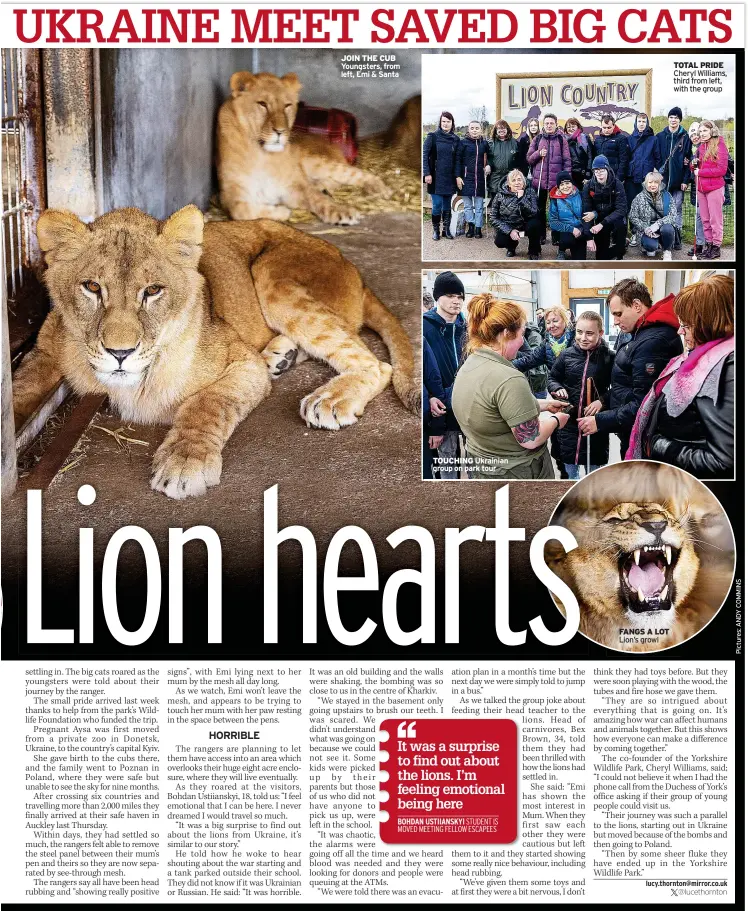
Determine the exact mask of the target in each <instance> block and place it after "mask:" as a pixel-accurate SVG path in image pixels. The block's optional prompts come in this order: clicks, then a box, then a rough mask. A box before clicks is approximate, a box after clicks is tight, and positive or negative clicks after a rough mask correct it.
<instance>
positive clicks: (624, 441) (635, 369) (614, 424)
mask: <svg viewBox="0 0 748 911" xmlns="http://www.w3.org/2000/svg"><path fill="white" fill-rule="evenodd" d="M674 300H675V295H673V294H670V295H668V297H666V298H664V300H661V301H658V302H657V303H656V304H654V305H653V304H652V297H651V295H650V293H649V290H648V288H647V286H646V285H644V284H642V282H640V281H637V279H635V278H624V279H622V280H621V281H619V282H617V283H616V284H615V285H614V286H613V288H612V289H611V291H610V294H609V295H608V300H607V304H608V307H609V308H610V313H611V316H612V317H613V322H614V323H615V325H616V326H618V328H619V330H620V331H621V332H630V333H631V341H629V342H627V343H626V344H625V345H622V346H621V347H620V348H619V349H618V350H617V352H616V359H615V361H614V363H613V372H612V375H611V381H610V389H609V390H608V393H607V395H606V396H605V400H604V402H603V410H602V411H599V412H598V413H597V414H596V415H593V416H591V417H583V418H580V420H579V428H580V430H581V431H582V433H583V434H584V435H585V436H586V435H587V434H590V433H597V432H598V431H603V432H605V433H616V434H617V435H618V438H619V439H620V441H621V455H622V456H624V455H625V454H626V450H627V449H628V448H629V437H630V436H631V430H632V428H633V426H634V421H635V419H636V412H637V411H638V410H639V406H640V405H641V403H642V402H643V401H644V397H645V396H646V394H647V393H648V392H649V390H650V388H651V387H652V384H653V383H654V382H655V380H656V379H657V377H658V376H659V375H660V373H662V371H663V369H664V368H665V365H666V364H667V363H668V362H669V361H670V360H672V358H674V357H677V356H678V355H680V354H682V353H683V344H682V342H681V340H680V336H679V335H678V328H679V326H680V323H679V322H678V317H677V316H676V315H675V311H674V310H673V301H674Z"/></svg>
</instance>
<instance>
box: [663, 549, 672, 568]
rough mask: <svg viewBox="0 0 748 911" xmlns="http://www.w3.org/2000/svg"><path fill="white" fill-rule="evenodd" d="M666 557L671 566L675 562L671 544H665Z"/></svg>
mask: <svg viewBox="0 0 748 911" xmlns="http://www.w3.org/2000/svg"><path fill="white" fill-rule="evenodd" d="M665 559H666V560H667V565H668V566H670V564H671V563H672V562H673V549H672V547H671V546H670V545H669V544H667V545H665Z"/></svg>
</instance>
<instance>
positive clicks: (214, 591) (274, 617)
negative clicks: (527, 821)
mask: <svg viewBox="0 0 748 911" xmlns="http://www.w3.org/2000/svg"><path fill="white" fill-rule="evenodd" d="M91 494H92V488H90V487H82V488H80V490H79V492H78V498H79V501H80V502H81V503H82V504H89V505H90V503H91V502H93V499H94V498H95V493H94V496H93V497H92V496H91ZM79 516H80V519H79V520H80V521H81V522H85V505H84V506H83V509H82V510H81V512H80V514H79ZM196 540H197V541H201V542H202V543H204V544H205V547H206V550H207V604H206V615H207V642H208V643H220V642H222V641H223V640H222V608H223V605H222V586H221V574H222V557H221V541H220V538H219V537H218V535H217V534H216V532H215V531H214V530H213V529H212V528H209V527H207V526H204V525H197V526H193V527H191V528H188V529H182V528H170V529H169V535H168V568H167V571H166V572H167V585H168V592H169V597H168V608H167V611H168V626H169V643H170V644H176V643H181V642H183V608H184V604H183V549H184V545H185V544H187V543H188V542H190V541H196ZM524 540H525V529H524V528H512V527H511V526H510V522H509V487H508V486H506V487H503V488H501V489H500V490H497V491H496V494H495V521H494V525H493V527H491V528H487V527H485V526H482V525H471V526H469V527H468V528H465V529H460V528H445V529H444V580H443V585H444V604H445V607H444V642H445V644H450V643H458V642H459V629H460V572H459V570H460V545H461V544H463V543H465V542H467V541H478V542H483V541H485V542H492V543H493V544H494V547H495V553H496V558H495V567H496V569H495V583H494V584H495V602H494V620H495V631H496V636H497V639H498V640H499V641H500V642H501V643H503V644H504V645H523V644H524V643H525V640H526V638H527V630H526V629H522V630H513V629H512V628H511V627H510V624H509V544H510V542H512V541H524ZM128 541H134V542H136V543H137V544H138V545H139V546H140V548H141V549H142V551H143V556H144V558H145V567H146V581H147V593H146V598H145V606H144V614H143V620H142V623H141V625H140V627H139V628H138V629H135V630H128V629H125V627H124V626H123V625H122V623H121V621H120V617H119V613H118V606H117V567H118V560H119V553H120V550H121V548H122V546H123V545H124V544H125V543H126V542H128ZM288 541H293V542H295V543H296V544H297V545H300V546H301V549H302V552H303V556H304V559H303V570H302V607H301V609H302V619H303V636H302V641H303V642H304V643H316V642H317V625H318V610H317V579H318V577H319V578H321V579H322V582H323V601H324V612H325V620H326V623H327V626H328V628H329V631H330V632H331V633H332V635H333V636H334V637H335V639H337V641H338V642H340V643H341V644H342V645H347V646H357V645H361V644H362V643H364V642H366V641H367V640H368V639H369V638H370V637H371V636H372V634H373V633H374V630H375V629H376V628H377V626H378V624H377V623H376V622H375V621H374V620H372V619H371V617H367V618H366V619H365V620H364V621H363V622H362V623H361V625H360V626H359V627H358V628H357V629H351V628H350V627H351V626H352V624H353V623H354V622H355V619H356V618H355V616H351V614H352V613H353V612H352V611H350V610H346V611H345V623H344V622H343V619H342V617H341V605H340V604H339V601H338V595H339V593H340V592H345V591H379V590H380V579H379V568H378V565H377V556H376V551H375V548H374V542H373V541H372V539H371V537H370V536H369V535H368V534H367V532H366V531H365V530H364V529H363V528H360V527H359V526H356V525H347V526H345V527H344V528H341V529H340V530H339V531H337V532H336V533H335V534H334V535H333V537H332V539H331V540H330V544H329V547H328V548H327V554H326V555H325V557H324V565H323V567H321V568H320V572H319V574H318V559H317V558H318V554H317V542H316V541H315V538H314V535H313V534H312V532H311V531H309V529H308V528H305V527H304V526H303V525H292V526H287V527H286V528H283V529H279V528H278V486H277V485H275V486H273V487H271V488H269V489H268V490H266V491H265V494H264V516H263V547H264V554H263V557H264V561H263V563H264V615H263V624H264V628H263V641H264V642H266V643H277V642H278V619H279V618H278V547H279V545H280V544H282V543H284V542H288ZM386 541H387V543H388V544H389V545H390V547H392V548H396V547H398V546H399V545H400V544H402V543H403V542H405V541H415V542H416V543H417V544H418V546H419V549H420V566H419V567H418V568H412V567H409V568H404V569H399V570H397V571H395V572H394V573H392V574H391V575H390V576H389V578H388V579H387V580H386V582H385V584H384V587H383V589H382V614H381V622H382V625H383V627H384V630H385V632H386V634H387V636H388V638H389V639H390V640H391V641H392V642H393V643H394V644H395V645H404V646H407V645H413V644H414V643H417V642H421V643H434V642H435V641H436V584H437V580H436V548H435V543H434V538H433V536H432V535H431V533H430V532H429V531H428V530H427V529H425V528H422V527H421V526H418V525H406V526H403V527H402V528H398V529H396V530H395V531H394V532H392V534H390V535H388V536H387V538H386ZM549 541H558V542H559V543H560V545H561V546H562V547H563V548H564V550H565V551H566V552H567V553H568V552H569V551H570V550H573V549H574V548H576V546H577V542H576V540H575V538H574V536H573V535H572V534H571V532H570V531H568V530H567V529H565V528H562V527H560V526H552V525H551V526H548V527H547V528H543V529H541V530H540V531H538V532H537V533H536V534H535V535H534V537H533V539H532V542H531V544H530V565H531V567H532V570H533V572H534V573H535V575H536V576H537V577H538V579H539V580H540V581H541V582H542V583H543V584H544V585H545V586H546V587H547V588H548V589H549V591H551V592H553V594H554V595H555V596H556V597H557V599H558V600H559V601H560V602H561V604H562V605H563V608H564V612H565V619H564V625H563V626H562V628H561V629H560V630H558V631H555V632H554V631H552V630H549V629H548V628H547V627H546V626H545V623H544V622H543V620H542V618H541V616H540V615H539V614H538V615H537V616H535V617H534V618H533V619H532V620H530V622H529V624H528V625H529V628H530V630H531V631H532V633H533V634H534V635H535V637H536V638H537V639H538V640H539V641H540V642H542V643H544V644H545V645H552V646H556V645H563V644H565V643H566V642H568V641H569V640H570V639H572V638H573V636H574V635H575V633H576V632H577V630H578V628H579V605H578V603H577V599H576V598H575V596H574V594H573V592H572V591H571V589H570V588H569V587H568V586H567V585H566V584H565V583H564V582H563V581H562V580H561V579H559V577H558V576H556V575H555V574H554V573H553V572H552V571H551V569H550V568H549V567H548V566H547V565H546V562H545V559H544V556H543V551H544V547H545V545H546V543H547V542H549ZM349 542H353V543H355V544H356V546H357V547H358V549H359V551H360V553H361V558H362V565H363V574H362V575H361V576H340V575H339V574H338V570H339V564H340V556H341V552H342V550H343V547H344V546H345V545H346V544H348V543H349ZM42 556H43V555H42V492H41V491H40V490H30V491H28V492H27V555H26V559H27V578H28V588H27V604H26V615H27V632H26V639H27V642H28V643H30V644H38V643H45V644H72V643H74V642H76V641H77V642H79V643H81V644H91V643H93V642H94V529H92V528H86V527H81V528H80V529H79V554H78V560H79V567H80V586H79V602H78V627H77V630H75V629H61V628H56V629H50V628H45V627H44V624H43V619H42V586H41V580H42V573H43V559H42ZM162 575H163V574H162V568H161V561H160V557H159V552H158V548H157V545H156V541H155V540H154V539H153V537H152V536H151V535H150V534H149V532H147V531H146V530H145V529H144V528H141V527H140V526H137V525H127V526H125V527H124V528H120V529H119V530H118V531H116V532H115V533H114V534H113V535H112V537H111V538H110V539H109V542H108V543H107V547H106V551H105V553H104V559H103V563H102V567H101V600H102V606H103V613H104V620H105V622H106V625H107V627H108V630H109V632H110V634H111V635H112V636H113V637H114V639H116V640H117V641H118V642H120V643H121V644H122V645H127V646H133V647H134V646H138V645H141V644H142V643H144V642H146V641H147V640H148V639H149V638H150V637H151V635H152V634H153V632H154V630H155V628H156V624H157V623H158V620H159V615H160V611H161V601H162V591H163V587H164V586H163V584H162ZM408 583H410V584H415V585H417V586H418V587H419V588H420V624H419V625H418V626H417V627H416V628H415V629H412V630H403V629H402V627H401V626H400V622H399V619H398V596H399V592H400V588H401V586H402V585H404V584H408ZM549 602H550V598H549ZM296 607H297V606H296V605H290V606H289V608H288V609H289V610H293V611H294V612H296ZM539 607H540V608H541V609H542V605H541V606H539ZM76 633H77V638H76Z"/></svg>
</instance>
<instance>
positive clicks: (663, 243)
mask: <svg viewBox="0 0 748 911" xmlns="http://www.w3.org/2000/svg"><path fill="white" fill-rule="evenodd" d="M642 186H643V187H644V189H643V190H642V191H641V193H639V195H638V196H636V197H635V198H634V201H633V202H632V203H631V211H630V212H629V223H630V225H631V228H632V230H633V231H635V232H636V234H639V235H641V242H642V250H644V251H645V253H646V254H647V256H650V257H654V256H655V255H656V254H657V251H658V250H659V249H660V248H662V258H663V260H666V261H669V260H671V259H672V258H673V254H672V252H671V251H672V249H673V244H674V243H675V206H674V205H673V198H672V196H671V195H670V194H669V193H668V192H667V190H665V189H664V188H663V182H662V174H660V172H659V171H652V172H650V173H649V174H647V176H646V177H645V179H644V182H643V183H642Z"/></svg>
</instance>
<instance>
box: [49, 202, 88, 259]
mask: <svg viewBox="0 0 748 911" xmlns="http://www.w3.org/2000/svg"><path fill="white" fill-rule="evenodd" d="M88 233H89V228H88V225H86V224H85V223H84V222H82V221H81V220H80V218H78V216H77V215H73V213H72V212H63V211H61V210H60V209H47V211H46V212H42V214H41V215H40V216H39V221H38V222H37V223H36V236H37V237H38V238H39V246H40V247H41V249H42V252H43V253H44V255H45V256H46V258H47V262H48V263H49V264H50V265H51V264H52V263H53V262H55V261H56V260H65V259H72V258H74V257H75V256H77V255H78V253H79V252H80V249H81V246H82V245H83V242H84V241H85V239H86V237H87V235H88Z"/></svg>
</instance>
